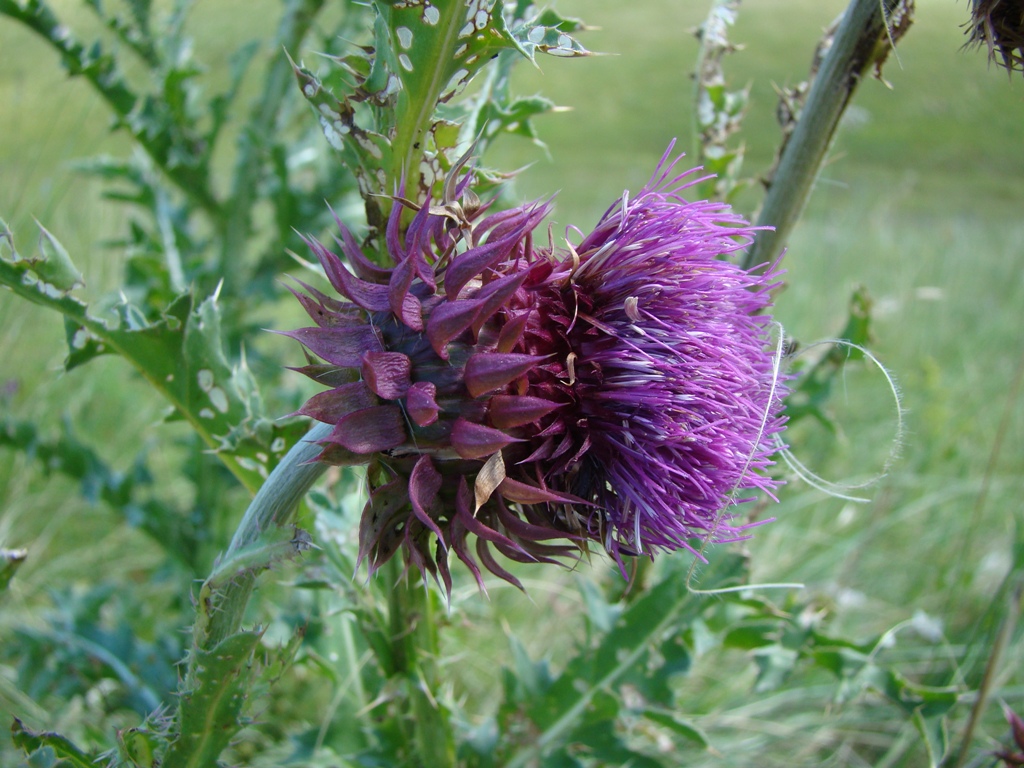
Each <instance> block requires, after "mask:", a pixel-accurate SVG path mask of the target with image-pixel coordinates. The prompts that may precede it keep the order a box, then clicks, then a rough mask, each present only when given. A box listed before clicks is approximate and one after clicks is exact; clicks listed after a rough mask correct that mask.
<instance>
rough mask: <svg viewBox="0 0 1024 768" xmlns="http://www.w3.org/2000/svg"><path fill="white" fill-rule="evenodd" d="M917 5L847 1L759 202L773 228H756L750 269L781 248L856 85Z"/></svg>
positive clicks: (907, 0) (764, 221) (761, 220)
mask: <svg viewBox="0 0 1024 768" xmlns="http://www.w3.org/2000/svg"><path fill="white" fill-rule="evenodd" d="M913 5H914V4H913V0H896V2H894V0H851V2H850V5H849V6H847V8H846V11H845V13H844V14H843V17H842V21H840V23H839V28H838V29H837V30H836V32H835V35H834V37H833V39H832V43H831V47H830V48H829V49H828V53H827V54H826V55H825V58H824V60H823V61H822V63H821V69H820V70H819V71H818V73H817V75H816V76H815V77H814V82H813V83H812V84H811V90H810V93H809V94H808V95H807V101H806V103H805V104H804V106H803V109H802V111H801V113H800V118H799V120H798V122H797V124H796V127H795V128H794V129H793V133H792V135H791V136H790V138H789V141H788V143H787V144H786V146H785V149H784V150H783V152H782V156H781V157H780V158H779V163H778V167H777V168H776V170H775V173H774V175H773V177H772V179H771V183H770V186H769V187H768V192H767V194H766V195H765V199H764V204H763V205H762V207H761V213H760V215H759V217H758V221H757V224H758V226H769V227H774V229H773V230H762V231H761V232H758V235H757V239H756V240H755V241H754V244H753V246H751V248H750V250H749V251H748V252H747V258H746V262H745V263H744V267H746V268H747V269H750V268H752V267H756V266H758V265H760V264H764V263H766V262H771V261H774V260H775V259H776V258H778V256H779V254H780V253H781V252H782V249H783V248H784V247H785V245H786V241H787V240H788V238H789V235H790V232H791V231H792V229H793V226H794V225H795V224H796V221H797V219H798V218H799V217H800V214H801V213H802V212H803V209H804V205H805V204H806V203H807V199H808V197H809V196H810V193H811V189H812V187H813V186H814V181H815V179H816V178H817V176H818V171H819V170H820V168H821V166H822V164H823V163H824V161H825V155H826V153H827V152H828V148H829V145H830V144H831V143H832V137H833V135H834V134H835V130H836V127H837V126H838V125H839V118H840V117H842V114H843V111H844V110H845V109H846V106H847V105H848V104H849V103H850V99H851V97H852V96H853V92H854V90H855V89H856V88H857V84H858V83H860V81H861V80H862V79H863V78H864V76H865V75H866V74H867V73H868V72H869V70H870V69H871V67H875V66H879V65H881V63H882V61H883V60H884V59H885V56H886V55H887V54H888V51H889V48H890V46H891V44H892V43H894V42H895V40H896V39H898V38H899V37H900V36H902V34H904V33H905V32H906V29H907V27H909V25H910V20H911V16H912V13H913ZM897 14H898V18H897ZM890 24H891V26H889V25H890Z"/></svg>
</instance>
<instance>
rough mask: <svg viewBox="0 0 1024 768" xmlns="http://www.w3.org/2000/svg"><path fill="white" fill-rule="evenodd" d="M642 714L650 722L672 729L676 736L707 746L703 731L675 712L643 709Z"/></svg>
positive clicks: (706, 738)
mask: <svg viewBox="0 0 1024 768" xmlns="http://www.w3.org/2000/svg"><path fill="white" fill-rule="evenodd" d="M643 715H644V717H646V718H647V719H648V720H650V721H651V722H653V723H657V724H658V725H660V726H662V727H663V728H667V729H668V730H670V731H672V733H674V734H675V735H676V736H682V737H683V738H684V739H686V740H687V741H692V742H694V743H695V744H698V745H700V746H702V747H707V746H709V742H708V737H707V735H706V734H705V733H704V731H702V730H701V729H700V728H698V727H697V726H696V725H694V724H693V723H691V722H690V721H689V720H687V719H686V718H684V717H681V716H680V715H678V714H676V713H675V712H665V711H661V710H654V709H645V710H643Z"/></svg>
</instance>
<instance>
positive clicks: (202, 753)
mask: <svg viewBox="0 0 1024 768" xmlns="http://www.w3.org/2000/svg"><path fill="white" fill-rule="evenodd" d="M261 636H262V632H239V633H237V634H234V635H230V636H229V637H227V638H225V639H224V640H222V641H221V642H220V643H218V644H217V645H216V646H214V647H213V648H211V649H210V650H207V651H202V650H197V651H195V653H196V654H197V659H196V664H195V669H196V678H195V682H194V685H193V686H192V689H191V690H188V691H185V692H183V693H181V694H180V698H179V704H178V719H177V725H178V733H177V735H176V736H175V738H174V740H173V741H172V742H171V745H170V746H169V747H168V749H167V754H166V755H165V756H164V759H163V762H162V763H161V764H160V765H161V768H206V766H214V765H217V759H218V758H219V757H220V753H221V752H223V751H224V749H225V748H226V747H227V746H228V744H230V743H231V740H232V739H233V738H234V737H235V735H236V734H237V733H238V731H239V730H240V729H241V728H242V722H241V720H240V716H241V712H242V706H243V705H244V703H245V699H246V694H247V692H248V690H249V687H250V685H251V684H252V682H253V680H254V678H255V676H256V674H257V670H256V669H255V666H254V664H253V653H254V652H255V650H256V648H257V647H258V646H259V643H260V637H261Z"/></svg>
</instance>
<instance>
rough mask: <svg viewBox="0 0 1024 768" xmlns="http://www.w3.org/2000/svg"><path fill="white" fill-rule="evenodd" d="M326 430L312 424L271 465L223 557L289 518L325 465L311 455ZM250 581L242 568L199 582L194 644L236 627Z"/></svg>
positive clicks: (203, 645) (212, 642)
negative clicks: (216, 580) (218, 580)
mask: <svg viewBox="0 0 1024 768" xmlns="http://www.w3.org/2000/svg"><path fill="white" fill-rule="evenodd" d="M331 429H332V427H331V426H330V425H329V424H317V425H316V426H314V427H313V428H312V429H311V430H310V431H309V432H308V433H307V434H306V436H305V437H304V438H303V439H302V440H301V441H299V442H298V443H296V444H295V446H294V447H293V448H292V449H291V450H290V451H289V452H288V454H287V455H286V456H285V457H284V458H283V459H282V460H281V462H280V463H279V464H278V465H277V466H276V467H275V468H274V471H273V472H271V473H270V477H268V478H267V480H266V482H265V483H263V486H262V487H261V488H260V489H259V491H258V492H257V493H256V496H255V498H253V500H252V503H250V504H249V508H248V509H247V510H246V512H245V516H244V517H243V518H242V522H241V523H239V525H238V528H237V530H236V531H235V536H234V538H233V539H232V540H231V545H230V546H229V547H228V551H227V552H226V553H225V554H224V557H225V558H229V557H231V556H232V555H233V554H235V553H237V552H238V551H239V550H241V549H242V548H243V547H246V546H248V545H250V544H252V543H254V542H255V541H256V540H257V539H258V538H259V537H260V534H262V533H263V532H264V531H267V530H270V529H272V528H274V527H280V526H284V525H288V524H289V523H290V522H291V521H292V519H293V516H294V513H295V508H296V506H298V503H299V501H300V500H301V499H302V497H303V496H305V494H306V491H308V490H309V489H310V487H311V486H312V485H313V483H314V482H316V480H317V478H318V477H320V475H321V474H323V472H324V470H325V469H327V465H326V464H321V463H319V462H316V461H314V459H315V458H316V456H317V455H318V454H319V453H320V446H319V445H317V441H318V440H323V439H324V438H325V437H327V435H329V434H330V432H331ZM255 583H256V573H255V572H253V571H252V570H246V571H244V572H242V573H239V574H238V575H237V576H236V577H235V578H234V579H231V580H230V581H228V582H227V583H225V584H222V585H220V584H218V585H211V584H210V583H209V581H208V582H207V583H206V584H204V585H203V588H202V590H201V593H200V601H199V602H200V604H199V606H198V609H197V615H196V623H195V626H194V627H193V641H194V643H195V648H197V649H203V650H208V649H210V648H213V647H214V646H216V645H217V643H219V642H220V641H221V640H223V639H224V638H226V637H228V636H229V635H232V634H234V633H235V632H237V631H238V629H239V627H241V625H242V617H243V616H244V614H245V609H246V606H247V605H248V604H249V597H250V596H251V595H252V590H253V587H254V586H255ZM193 658H194V654H193Z"/></svg>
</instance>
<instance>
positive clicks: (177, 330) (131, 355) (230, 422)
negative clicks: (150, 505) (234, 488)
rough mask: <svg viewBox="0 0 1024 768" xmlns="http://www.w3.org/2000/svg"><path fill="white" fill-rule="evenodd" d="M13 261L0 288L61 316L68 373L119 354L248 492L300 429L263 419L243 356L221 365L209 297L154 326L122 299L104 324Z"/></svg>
mask: <svg viewBox="0 0 1024 768" xmlns="http://www.w3.org/2000/svg"><path fill="white" fill-rule="evenodd" d="M15 257H16V258H15V260H14V261H7V260H0V285H6V286H7V287H8V288H10V289H11V290H12V291H13V292H14V293H16V294H18V295H19V296H21V297H22V298H24V299H27V300H28V301H31V302H33V303H35V304H39V305H42V306H44V307H47V308H49V309H52V310H55V311H57V312H60V313H61V314H62V315H64V318H65V327H66V331H67V336H68V342H69V347H70V351H69V354H68V358H67V360H66V363H65V366H66V368H67V369H68V370H71V369H73V368H75V367H77V366H79V365H82V364H83V363H85V362H88V361H89V360H91V359H93V358H95V357H97V356H99V355H102V354H110V353H116V354H119V355H120V356H121V357H123V358H125V359H126V360H127V361H128V362H129V363H131V364H132V365H133V366H135V368H136V369H138V371H139V372H140V373H141V374H142V375H143V376H144V377H145V378H146V379H147V380H148V381H149V383H150V384H151V385H152V386H153V387H154V388H155V389H156V390H157V391H158V392H160V393H161V394H162V395H163V396H164V397H165V398H167V400H168V401H169V402H170V403H171V405H172V406H173V407H174V408H175V410H176V411H177V413H178V414H179V415H180V416H181V417H183V418H184V419H186V420H187V421H188V422H189V423H190V424H191V425H192V426H193V427H194V428H195V430H196V432H197V433H198V434H199V435H200V437H201V438H202V440H203V441H204V442H205V443H206V444H207V445H208V446H209V447H210V448H211V449H213V450H214V451H215V452H217V454H218V455H219V456H220V458H221V459H222V460H223V461H224V463H225V464H226V465H227V466H228V468H229V469H230V470H231V471H232V472H233V473H234V475H235V476H236V477H237V478H238V479H239V481H240V482H241V483H242V484H243V485H244V486H245V487H246V488H248V489H249V490H250V491H252V492H255V490H256V489H257V488H258V487H259V485H260V484H261V483H262V481H263V479H264V478H265V477H266V476H267V474H268V473H269V471H270V469H272V468H273V466H274V464H276V463H277V459H279V458H280V456H282V455H283V454H284V451H285V450H286V448H287V447H288V445H289V442H288V440H289V439H292V440H294V439H297V437H296V435H297V432H296V430H301V427H297V426H292V427H287V428H284V429H282V428H281V427H280V426H278V425H275V424H274V423H273V422H272V421H271V420H269V419H268V418H266V417H265V416H264V415H263V405H262V401H261V399H260V395H259V392H258V389H257V387H256V383H255V380H254V379H253V377H252V374H251V373H250V372H249V370H248V367H247V366H246V364H245V361H244V359H243V360H242V362H241V363H240V364H238V365H237V366H234V367H232V366H231V365H230V364H229V363H228V361H227V359H226V358H225V356H224V350H223V342H222V339H221V328H220V308H219V306H218V304H217V298H216V296H213V297H210V298H207V299H206V300H204V301H202V302H201V303H199V304H198V306H196V304H195V297H194V296H192V294H190V293H187V294H183V295H181V296H179V297H178V298H177V299H176V300H175V301H174V302H173V303H172V304H171V305H170V306H168V307H167V308H166V309H165V310H164V313H163V316H162V317H161V318H160V319H159V320H156V321H154V322H150V321H149V320H148V319H147V318H146V317H145V316H144V315H143V313H142V312H140V311H139V310H138V308H136V307H135V306H134V305H132V304H131V303H129V302H128V301H123V302H122V303H121V304H120V305H118V306H117V307H116V308H115V310H116V312H117V315H118V320H119V322H116V323H114V322H108V321H105V320H102V319H100V318H97V317H95V316H93V315H92V314H90V312H89V309H88V306H87V305H86V304H85V303H84V302H82V301H81V300H79V299H78V298H76V297H74V296H72V295H70V294H69V293H68V292H66V291H60V290H57V289H56V288H55V287H54V286H53V285H51V284H50V283H48V282H46V281H45V280H44V279H43V278H42V276H41V275H39V274H38V273H37V272H36V271H35V268H34V265H33V263H32V262H29V261H26V260H24V259H21V258H18V257H17V253H16V252H15Z"/></svg>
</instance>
